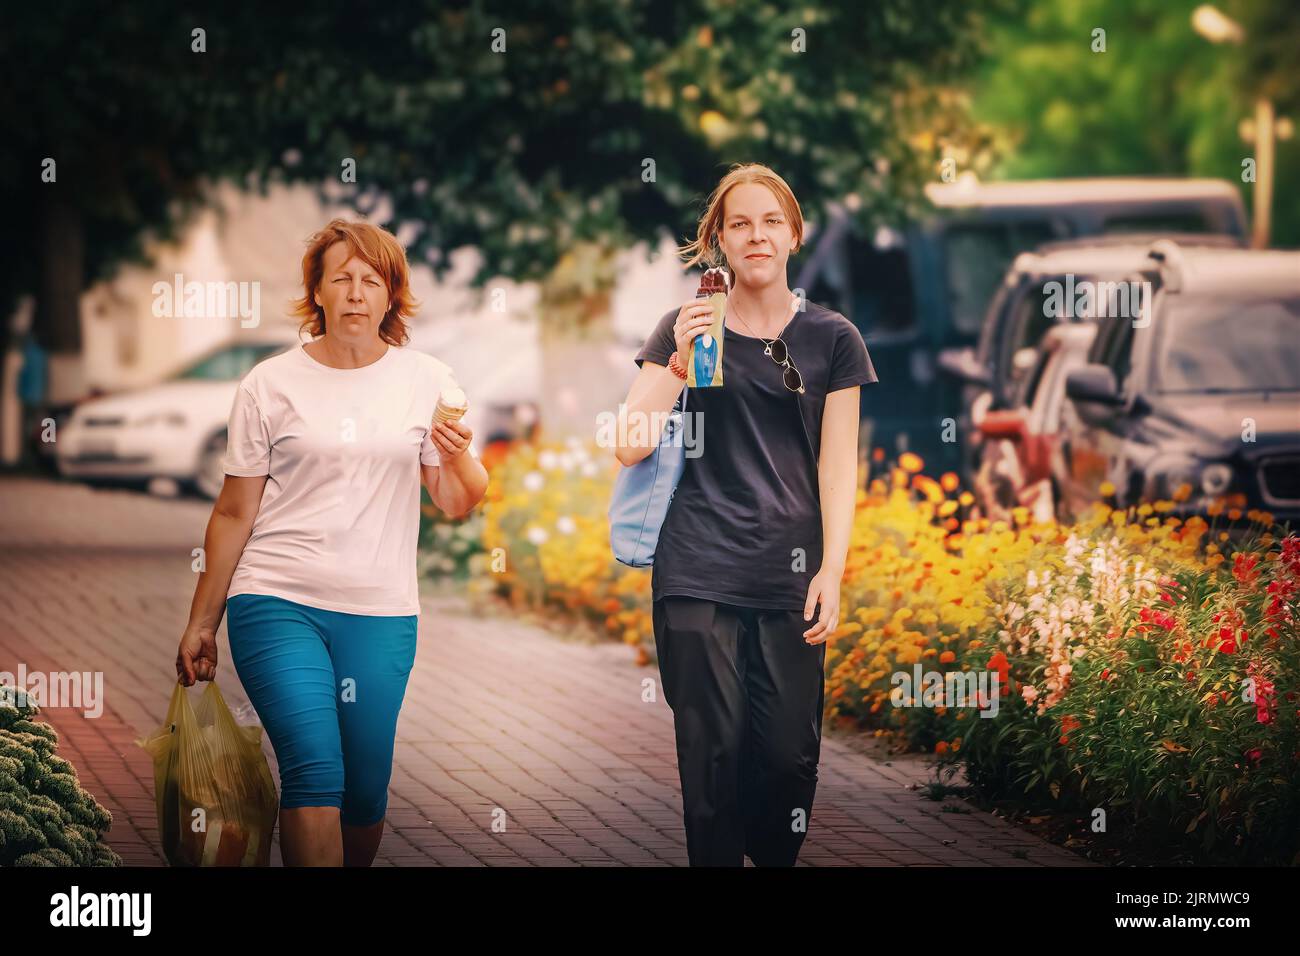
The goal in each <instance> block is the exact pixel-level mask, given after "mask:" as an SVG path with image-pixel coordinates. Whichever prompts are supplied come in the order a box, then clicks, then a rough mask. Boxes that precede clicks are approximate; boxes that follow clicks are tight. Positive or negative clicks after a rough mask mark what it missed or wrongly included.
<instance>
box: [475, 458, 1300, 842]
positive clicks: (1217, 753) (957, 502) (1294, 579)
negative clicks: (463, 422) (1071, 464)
mask: <svg viewBox="0 0 1300 956" xmlns="http://www.w3.org/2000/svg"><path fill="white" fill-rule="evenodd" d="M606 456H607V453H595V452H593V451H592V450H591V449H589V448H586V447H583V446H582V445H580V444H579V443H577V442H571V443H569V444H568V445H565V446H561V447H542V448H538V447H532V446H522V447H520V448H518V449H517V450H516V451H515V452H513V453H512V454H511V455H510V456H509V457H508V458H507V459H506V460H504V461H502V462H501V463H499V464H498V465H497V466H496V467H495V468H494V469H493V472H492V486H491V488H490V489H489V496H488V499H487V501H486V502H485V504H484V507H483V536H482V548H483V551H482V553H481V554H478V555H476V556H475V557H474V558H473V564H472V570H473V572H474V573H473V575H472V579H471V580H472V582H477V586H478V587H480V588H483V589H486V590H488V591H490V592H492V593H495V594H498V595H500V596H502V597H504V598H506V599H507V600H508V601H510V602H511V603H512V604H514V605H515V606H517V607H521V608H523V607H527V608H530V609H533V610H537V611H542V612H544V613H547V614H550V615H553V616H554V617H556V618H557V619H559V620H563V621H566V622H571V621H575V620H582V621H586V622H588V623H590V624H592V625H594V626H595V627H596V628H598V629H600V630H601V631H603V632H604V633H606V634H608V635H610V636H612V637H614V638H617V639H619V640H623V641H626V642H627V643H629V644H631V645H633V646H635V647H636V648H637V650H638V653H639V655H640V657H641V659H642V660H643V661H648V660H650V655H649V651H650V650H652V649H653V634H652V631H651V624H650V574H649V572H648V571H641V570H634V569H631V568H627V567H624V566H623V565H620V564H618V563H617V562H616V561H615V560H614V559H613V557H612V556H611V555H610V551H609V543H608V523H607V519H606V509H607V507H608V502H609V494H610V490H611V487H612V480H613V476H614V474H615V473H616V471H617V467H618V466H617V465H616V464H612V465H611V464H610V463H608V461H607V457H606ZM875 459H876V462H877V464H878V466H879V464H880V459H881V455H880V453H879V451H877V454H876V456H875ZM921 467H922V465H921V462H920V460H919V459H917V458H916V456H914V455H903V456H902V457H901V459H900V461H899V463H898V466H897V467H894V468H891V469H888V470H887V471H886V472H885V477H884V478H876V479H874V480H872V481H871V482H870V485H869V487H868V488H867V489H866V490H863V491H860V492H859V494H858V501H857V510H856V514H855V519H854V528H853V535H852V539H851V545H850V550H849V554H848V556H847V560H846V570H845V577H844V583H843V587H842V592H841V598H842V603H841V613H840V626H839V628H838V629H837V631H836V632H835V634H834V635H833V636H832V639H831V641H830V642H829V646H828V649H827V718H828V719H829V720H831V721H833V722H835V723H837V724H839V725H841V726H844V727H847V728H857V729H859V730H861V731H863V732H869V733H873V734H875V735H877V736H880V737H885V738H888V740H889V743H890V744H891V746H894V747H895V748H898V749H908V750H923V751H927V752H932V753H936V754H938V755H939V756H940V758H941V766H943V767H948V768H952V767H953V766H955V765H958V764H960V765H961V766H962V767H963V768H964V770H965V773H966V776H967V778H968V780H969V781H970V783H971V784H972V785H973V786H974V787H975V788H976V789H977V791H979V792H980V793H981V794H985V795H989V796H996V797H999V798H1006V797H1013V798H1015V799H1016V800H1018V801H1020V802H1022V803H1023V805H1025V806H1031V807H1039V808H1067V807H1069V808H1074V809H1076V810H1078V811H1079V812H1080V813H1083V814H1085V815H1087V816H1088V817H1089V819H1090V820H1092V821H1093V822H1094V824H1095V825H1097V824H1101V825H1104V826H1105V827H1106V828H1107V829H1108V830H1109V831H1112V832H1120V831H1121V830H1122V831H1123V832H1128V830H1129V828H1140V830H1141V832H1143V833H1145V834H1147V835H1148V836H1157V837H1167V838H1168V839H1170V840H1174V841H1191V840H1194V841H1197V843H1196V845H1197V846H1198V847H1199V848H1200V851H1201V852H1203V853H1205V854H1206V855H1207V857H1210V858H1214V859H1245V860H1252V861H1263V860H1267V861H1270V862H1277V861H1281V862H1290V861H1291V859H1292V858H1293V857H1294V856H1295V854H1296V851H1297V850H1298V849H1300V783H1298V782H1297V781H1298V780H1300V777H1298V776H1297V771H1298V770H1300V733H1298V724H1300V722H1298V720H1297V717H1298V712H1297V699H1296V678H1297V675H1298V674H1300V632H1298V628H1297V614H1298V613H1300V593H1298V592H1300V539H1298V538H1297V537H1296V536H1295V535H1294V534H1288V533H1287V531H1288V529H1276V528H1273V527H1272V518H1271V516H1270V515H1268V514H1266V513H1263V512H1259V513H1250V514H1247V515H1245V516H1243V515H1241V514H1240V513H1239V512H1238V511H1237V510H1235V509H1232V508H1230V507H1228V505H1229V504H1231V503H1230V502H1229V503H1226V504H1225V505H1223V506H1222V507H1219V506H1216V507H1215V508H1213V509H1211V513H1210V514H1208V515H1206V516H1205V517H1199V516H1197V517H1192V518H1189V519H1187V520H1182V519H1179V518H1177V517H1175V516H1173V515H1172V514H1170V512H1171V511H1172V510H1173V509H1174V507H1175V505H1174V503H1173V502H1156V503H1153V504H1144V505H1141V506H1140V507H1135V508H1130V509H1127V510H1115V509H1112V508H1109V507H1106V506H1104V505H1101V506H1098V507H1096V508H1094V509H1093V510H1091V511H1090V512H1089V513H1088V514H1086V515H1085V516H1083V518H1082V519H1081V520H1080V521H1079V522H1077V523H1076V524H1074V525H1071V526H1061V525H1057V524H1041V523H1032V522H1031V521H1030V519H1029V515H1028V513H1027V512H1025V511H1024V510H1023V509H1019V510H1017V511H1016V512H1014V513H1013V520H1012V522H1010V523H1003V522H993V523H990V522H988V521H985V520H977V519H971V518H970V517H969V515H970V514H971V504H972V501H971V497H970V495H969V494H968V493H966V492H962V491H961V490H960V489H959V488H958V483H957V479H956V477H955V476H954V475H945V476H943V477H942V478H940V479H938V480H935V479H932V478H929V477H927V476H925V475H923V474H921V473H920V471H921ZM1176 497H1179V498H1185V497H1186V496H1185V494H1180V495H1179V496H1176ZM1207 518H1208V519H1209V520H1208V521H1207V520H1206V519H1207ZM1243 519H1248V520H1249V521H1250V522H1251V524H1249V525H1248V526H1247V531H1246V533H1245V534H1244V536H1236V537H1230V536H1229V534H1228V532H1227V531H1226V530H1224V529H1223V528H1222V527H1220V522H1221V521H1222V522H1230V523H1231V524H1232V526H1233V527H1234V528H1239V527H1240V526H1241V524H1242V522H1243ZM918 671H920V672H934V673H935V674H936V675H937V676H938V677H939V679H940V681H952V680H958V679H968V678H969V677H971V676H974V677H979V676H980V675H985V677H988V678H991V677H992V676H993V675H996V678H997V682H998V683H997V690H996V693H997V695H998V700H997V701H996V702H993V701H991V700H989V699H987V697H985V698H980V697H979V696H978V695H977V696H976V698H975V701H974V704H973V705H971V701H970V700H964V701H961V702H960V703H961V704H962V705H961V706H958V705H957V702H954V701H953V700H950V699H949V697H947V696H944V694H939V695H938V696H937V697H936V696H935V695H933V694H931V695H929V698H930V699H927V694H926V692H924V690H923V688H922V689H913V690H912V691H910V692H908V691H904V690H903V688H902V687H900V683H899V681H900V675H904V674H905V675H912V674H914V673H917V672H918ZM958 675H965V677H961V678H959V677H958ZM985 686H992V685H985ZM932 689H933V688H932ZM917 704H921V706H916V705H917ZM926 704H930V706H926ZM995 705H996V714H995V715H994V716H990V717H981V716H979V714H980V712H981V710H984V711H986V712H989V713H993V711H994V707H995ZM1097 811H1101V813H1098V812H1097Z"/></svg>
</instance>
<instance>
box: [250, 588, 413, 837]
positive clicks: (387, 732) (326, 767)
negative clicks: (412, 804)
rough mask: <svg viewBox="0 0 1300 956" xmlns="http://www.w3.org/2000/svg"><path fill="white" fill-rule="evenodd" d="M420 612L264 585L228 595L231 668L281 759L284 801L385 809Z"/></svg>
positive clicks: (364, 811) (359, 821) (363, 819)
mask: <svg viewBox="0 0 1300 956" xmlns="http://www.w3.org/2000/svg"><path fill="white" fill-rule="evenodd" d="M418 623H419V616H418V615H415V614H410V615H404V616H397V617H389V616H371V615H366V614H345V613H343V612H341V611H326V610H322V609H320V608H314V607H308V606H307V605H305V604H298V603H296V602H294V601H288V600H285V599H284V598H280V597H274V596H272V595H268V594H235V595H232V596H231V597H230V598H228V599H227V601H226V631H227V634H228V635H229V639H230V657H231V660H232V661H233V662H234V665H235V672H236V673H237V674H238V675H239V680H240V681H241V682H242V683H243V685H244V690H245V691H246V692H247V693H248V699H249V700H250V701H251V702H252V704H253V708H254V709H255V710H256V711H257V716H258V718H259V719H260V720H261V721H262V726H263V727H264V728H265V729H266V735H267V738H268V739H269V740H270V741H271V746H272V747H273V748H274V749H275V757H276V761H277V762H278V763H279V765H280V807H281V809H292V808H295V807H338V808H339V809H340V820H341V821H342V822H343V823H345V824H347V825H349V826H370V825H371V824H374V823H378V822H379V821H380V820H382V819H383V818H384V811H385V810H387V808H388V782H389V779H390V778H391V776H392V772H393V741H394V738H395V736H396V734H397V714H398V711H399V710H401V707H402V698H403V697H404V696H405V694H406V682H407V679H408V678H409V677H410V674H411V668H412V667H414V666H415V639H416V630H417V625H418Z"/></svg>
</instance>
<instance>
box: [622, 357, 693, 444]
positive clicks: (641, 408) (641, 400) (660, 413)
mask: <svg viewBox="0 0 1300 956" xmlns="http://www.w3.org/2000/svg"><path fill="white" fill-rule="evenodd" d="M684 384H685V383H684V382H683V381H682V380H681V379H680V378H678V377H677V376H676V375H674V374H673V372H672V370H671V369H669V368H668V367H667V366H664V365H656V364H655V363H654V362H650V361H646V362H642V363H641V371H640V372H639V373H638V374H637V377H636V378H635V379H633V381H632V387H631V388H630V389H628V393H627V400H626V401H625V402H624V403H623V404H622V405H620V406H619V409H618V435H619V438H626V439H627V440H628V441H627V444H619V445H617V446H616V447H615V449H614V456H615V457H616V458H617V459H618V460H619V462H620V463H621V464H623V465H635V464H636V463H637V462H638V461H641V460H642V459H643V458H645V457H646V456H647V455H649V454H650V453H651V452H652V451H654V450H655V448H656V447H658V445H659V439H660V438H661V437H662V435H663V426H664V422H665V421H666V420H667V417H668V413H669V412H671V411H672V408H673V405H674V404H675V403H676V401H677V396H678V395H680V394H681V392H682V386H683V385H684ZM656 424H658V426H659V427H658V428H655V427H654V426H655V425H656ZM638 439H644V442H641V441H638Z"/></svg>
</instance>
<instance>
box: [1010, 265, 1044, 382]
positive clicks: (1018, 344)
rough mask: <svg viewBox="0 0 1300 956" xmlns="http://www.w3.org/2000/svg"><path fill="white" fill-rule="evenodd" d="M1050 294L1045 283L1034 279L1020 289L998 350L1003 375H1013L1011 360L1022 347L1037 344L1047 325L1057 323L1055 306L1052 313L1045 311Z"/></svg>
mask: <svg viewBox="0 0 1300 956" xmlns="http://www.w3.org/2000/svg"><path fill="white" fill-rule="evenodd" d="M1046 304H1047V294H1046V293H1045V292H1044V291H1043V283H1042V282H1039V281H1034V282H1031V283H1028V284H1026V285H1024V286H1023V287H1022V288H1021V289H1020V290H1019V295H1018V297H1017V299H1016V301H1015V303H1014V304H1013V305H1012V306H1011V316H1010V318H1009V319H1008V320H1007V327H1006V330H1005V332H1004V334H1003V338H1002V342H1001V345H1000V348H999V351H998V359H997V361H998V369H999V377H1000V378H1009V377H1010V375H1011V360H1012V358H1013V357H1014V356H1015V354H1016V352H1017V351H1019V350H1020V349H1022V348H1026V347H1034V346H1037V345H1038V343H1039V342H1040V341H1042V338H1043V336H1044V335H1046V334H1047V331H1048V329H1050V328H1051V327H1052V326H1053V325H1055V324H1056V321H1057V320H1056V316H1055V313H1054V310H1049V311H1051V312H1052V314H1051V315H1046V316H1045V315H1044V314H1043V309H1044V307H1045V305H1046Z"/></svg>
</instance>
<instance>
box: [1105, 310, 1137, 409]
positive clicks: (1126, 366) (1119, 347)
mask: <svg viewBox="0 0 1300 956" xmlns="http://www.w3.org/2000/svg"><path fill="white" fill-rule="evenodd" d="M1132 357H1133V320H1132V319H1129V318H1122V317H1121V318H1118V319H1117V320H1116V322H1115V327H1114V332H1113V334H1112V335H1111V338H1110V342H1109V343H1107V347H1106V356H1105V358H1103V359H1102V361H1103V363H1104V364H1106V365H1109V366H1110V370H1111V371H1112V372H1114V373H1115V388H1116V390H1117V391H1119V392H1120V393H1123V391H1124V383H1125V382H1126V381H1127V380H1128V373H1129V370H1130V369H1131V368H1132Z"/></svg>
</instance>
